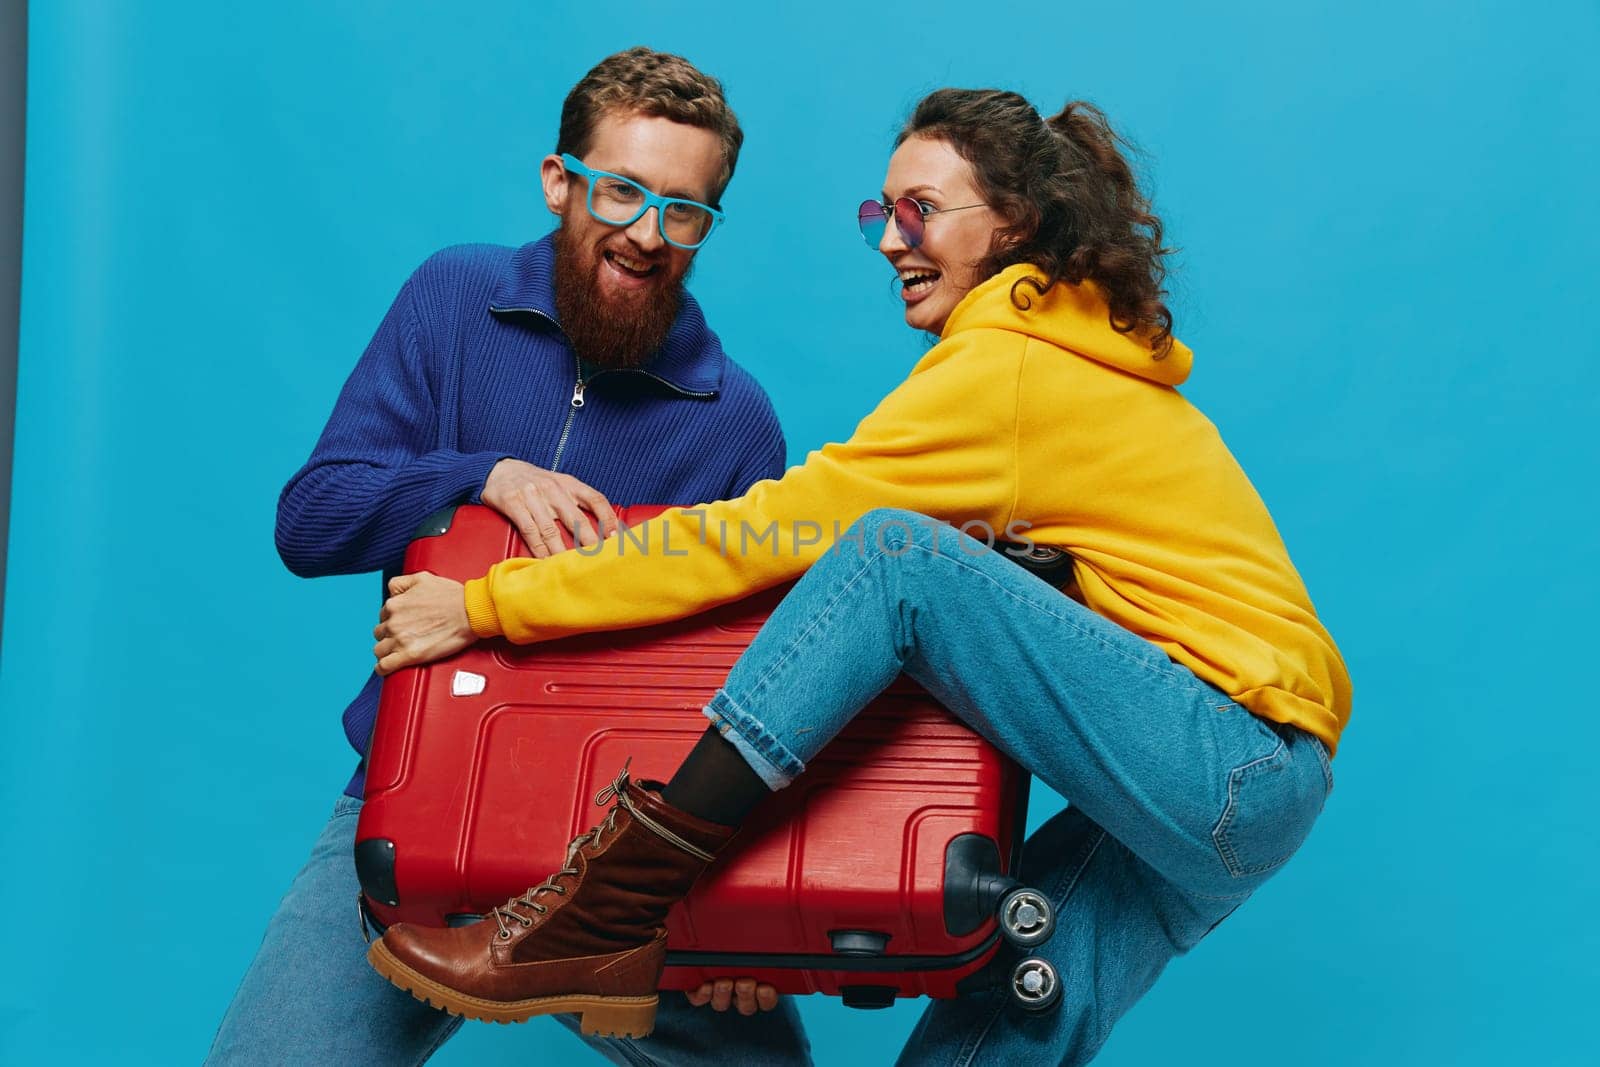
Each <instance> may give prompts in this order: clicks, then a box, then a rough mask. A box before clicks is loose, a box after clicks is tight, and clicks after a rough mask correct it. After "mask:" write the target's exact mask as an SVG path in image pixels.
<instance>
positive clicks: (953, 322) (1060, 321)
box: [940, 263, 1194, 385]
mask: <svg viewBox="0 0 1600 1067" xmlns="http://www.w3.org/2000/svg"><path fill="white" fill-rule="evenodd" d="M1029 276H1032V277H1035V278H1038V279H1039V280H1040V281H1041V282H1042V281H1043V273H1042V272H1041V271H1040V270H1039V268H1038V267H1035V266H1032V265H1031V264H1027V263H1019V264H1017V265H1015V266H1011V267H1007V268H1006V269H1005V270H1003V271H1001V272H1000V273H999V274H996V275H995V276H994V277H993V278H990V279H988V280H987V281H985V282H983V284H981V285H979V286H977V287H975V288H974V289H973V290H972V291H971V292H970V293H968V294H967V295H966V296H964V297H962V298H961V302H960V303H959V304H957V305H956V306H955V310H953V311H951V312H950V318H949V319H947V320H946V321H945V325H944V333H943V334H941V335H940V339H941V340H944V339H947V338H949V337H951V336H952V335H954V334H956V333H958V332H959V331H962V330H1009V331H1010V332H1012V333H1020V334H1026V335H1027V336H1029V337H1036V338H1038V339H1039V340H1041V341H1044V342H1045V343H1046V344H1051V345H1055V346H1056V347H1058V348H1065V349H1066V350H1068V351H1069V352H1074V353H1076V354H1078V355H1080V356H1082V357H1084V358H1085V359H1092V360H1094V361H1095V362H1096V363H1104V364H1105V365H1106V366H1108V367H1114V368H1115V369H1117V370H1119V371H1123V372H1125V373H1127V374H1133V375H1137V376H1138V377H1140V378H1144V379H1146V380H1148V381H1152V382H1155V383H1157V384H1159V385H1182V384H1183V382H1184V381H1185V379H1187V378H1188V377H1189V368H1190V366H1191V365H1192V364H1193V362H1194V353H1193V352H1191V351H1190V350H1189V347H1188V346H1187V345H1185V344H1183V343H1182V342H1180V341H1178V340H1177V339H1176V338H1174V339H1173V341H1172V347H1171V349H1170V350H1168V352H1167V353H1166V354H1165V355H1163V356H1159V357H1158V356H1156V354H1155V353H1154V352H1153V351H1151V348H1150V345H1149V344H1148V343H1147V342H1146V341H1145V340H1144V339H1143V337H1142V336H1141V335H1139V334H1129V333H1118V332H1117V331H1116V330H1114V329H1112V328H1111V308H1110V306H1109V305H1108V304H1107V303H1106V300H1105V297H1104V295H1102V291H1101V289H1100V287H1099V286H1098V285H1096V284H1095V283H1093V282H1083V283H1082V284H1080V285H1072V284H1071V283H1069V282H1057V283H1056V284H1055V285H1054V286H1052V287H1051V288H1050V291H1049V292H1047V293H1045V294H1044V295H1043V296H1040V295H1038V293H1036V292H1035V290H1034V289H1033V287H1032V286H1028V285H1024V286H1022V287H1021V289H1019V290H1018V291H1017V296H1018V298H1019V299H1022V300H1023V301H1024V302H1026V303H1027V304H1028V305H1029V306H1028V307H1026V308H1019V307H1017V306H1016V305H1015V304H1013V303H1012V302H1011V287H1012V286H1013V285H1015V284H1016V283H1017V282H1018V281H1020V280H1021V279H1023V278H1027V277H1029Z"/></svg>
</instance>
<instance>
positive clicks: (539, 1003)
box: [367, 766, 735, 1037]
mask: <svg viewBox="0 0 1600 1067" xmlns="http://www.w3.org/2000/svg"><path fill="white" fill-rule="evenodd" d="M660 788H661V783H659V782H631V781H629V780H628V769H627V767H626V766H624V767H623V769H622V773H621V774H619V775H617V780H616V781H615V782H613V783H612V784H611V785H610V786H608V787H607V788H606V789H603V790H601V792H600V794H599V795H598V796H596V797H595V798H594V802H595V803H596V804H601V805H604V804H606V803H607V802H608V801H611V800H613V799H614V800H615V803H614V804H613V805H612V808H611V811H610V812H609V813H608V814H607V815H606V817H605V818H604V819H603V820H601V822H600V824H599V825H598V826H596V827H595V828H594V829H593V830H590V831H589V832H588V833H586V834H583V835H582V836H580V837H579V838H578V839H577V840H575V841H573V842H572V844H571V845H570V846H569V847H568V848H567V859H566V863H565V864H564V865H563V867H562V869H561V870H559V871H557V872H556V873H555V874H552V875H551V876H550V877H549V878H546V879H545V880H544V881H543V882H541V883H540V884H539V885H536V886H534V887H533V888H531V889H529V890H528V891H527V892H526V893H523V894H522V895H521V896H520V897H515V898H513V899H511V900H509V901H507V902H506V903H505V904H503V905H501V906H500V907H498V908H495V909H494V910H493V911H491V912H489V914H488V915H486V916H484V919H483V921H482V922H479V923H475V924H473V925H471V926H460V927H450V928H444V929H437V928H434V927H427V926H414V925H411V924H409V923H396V924H395V925H394V926H391V927H390V928H389V930H388V932H386V933H385V934H384V935H383V938H382V939H381V940H379V941H375V942H373V944H372V947H371V948H370V949H369V950H368V951H367V960H368V962H370V963H371V964H372V966H373V967H374V968H375V969H376V970H377V972H378V973H379V974H381V975H383V976H384V977H385V978H387V979H388V980H389V981H391V982H393V983H394V984H395V985H397V986H399V987H400V988H401V989H405V990H407V991H409V992H410V993H411V995H412V996H414V997H416V998H417V999H418V1000H423V1001H427V1002H428V1003H431V1004H433V1005H435V1006H436V1007H440V1008H443V1009H444V1010H445V1011H448V1012H450V1013H451V1014H454V1015H464V1016H466V1017H467V1018H469V1019H482V1020H485V1021H492V1022H501V1023H505V1022H522V1021H524V1020H526V1019H530V1018H532V1017H533V1016H535V1015H549V1014H553V1013H556V1012H578V1013H580V1014H581V1015H582V1020H581V1026H582V1029H583V1032H584V1033H586V1034H605V1035H614V1036H621V1037H643V1036H645V1035H646V1034H648V1033H649V1032H650V1031H651V1029H652V1028H653V1027H654V1026H655V1018H656V1000H657V997H656V985H657V983H658V982H659V981H660V980H661V969H662V967H663V966H664V965H665V963H666V954H667V932H666V930H665V929H664V928H663V926H662V923H663V922H664V920H665V919H666V916H667V911H668V909H669V908H671V907H672V905H673V904H675V903H677V902H678V901H679V900H680V899H682V898H683V896H684V894H686V893H688V892H689V887H690V886H692V885H693V884H694V881H695V879H696V878H698V877H699V876H700V872H701V871H703V870H705V868H706V866H707V865H708V864H709V863H710V862H711V861H712V860H713V859H714V858H715V857H716V854H717V852H718V851H720V850H721V849H722V847H723V846H724V845H726V844H727V843H728V841H729V839H730V838H732V837H733V834H734V829H735V828H733V827H728V826H719V825H717V824H716V823H709V822H706V821H704V820H703V819H698V818H695V817H694V816H693V815H690V814H688V813H687V812H683V811H679V810H678V809H677V808H674V807H671V806H670V805H668V804H667V803H666V802H665V801H664V800H662V799H661V796H660V792H659V791H660Z"/></svg>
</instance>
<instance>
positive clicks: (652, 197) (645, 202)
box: [561, 152, 724, 249]
mask: <svg viewBox="0 0 1600 1067" xmlns="http://www.w3.org/2000/svg"><path fill="white" fill-rule="evenodd" d="M561 165H562V166H564V167H566V168H567V170H569V171H571V172H572V173H573V174H577V175H581V176H582V177H583V178H585V179H587V180H588V183H589V200H588V208H589V214H590V215H593V216H594V217H595V218H596V219H597V220H598V221H600V222H603V223H605V224H606V225H607V226H632V225H633V224H634V223H635V222H637V221H638V219H639V216H641V215H643V214H644V213H645V212H646V211H649V210H650V209H651V208H655V209H656V229H657V230H659V231H660V233H661V239H662V240H663V241H665V242H667V244H669V245H672V246H674V247H676V248H687V249H695V248H699V247H700V246H701V245H703V244H705V243H706V241H708V240H710V238H711V231H713V230H715V229H716V228H717V224H718V223H719V222H721V221H722V220H723V217H724V216H723V214H722V212H720V211H718V210H717V209H716V208H714V207H712V206H711V205H710V204H702V203H700V202H699V201H698V200H684V199H683V198H681V197H676V196H659V195H657V194H655V193H652V192H651V191H650V190H649V189H646V188H645V187H644V186H642V185H640V184H639V183H638V182H636V181H633V180H632V179H629V178H624V177H623V176H622V175H620V174H612V173H611V172H610V171H605V170H591V169H590V168H589V167H586V166H584V165H583V161H582V160H580V159H578V157H577V156H574V155H572V154H571V153H567V152H563V153H562V154H561Z"/></svg>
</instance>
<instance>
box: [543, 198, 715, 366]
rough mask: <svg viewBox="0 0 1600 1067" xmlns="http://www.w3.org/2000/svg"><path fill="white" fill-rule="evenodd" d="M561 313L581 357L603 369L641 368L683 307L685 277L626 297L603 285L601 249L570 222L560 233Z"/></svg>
mask: <svg viewBox="0 0 1600 1067" xmlns="http://www.w3.org/2000/svg"><path fill="white" fill-rule="evenodd" d="M555 252H556V264H555V267H556V273H555V289H556V316H557V317H558V318H559V320H560V322H561V329H562V331H563V332H564V333H566V335H567V340H568V341H570V342H572V347H573V349H574V350H576V351H577V353H578V358H580V359H582V360H584V361H585V362H588V363H594V364H598V365H599V366H602V367H609V368H617V369H625V368H632V367H639V366H642V365H644V364H645V363H647V362H649V360H650V357H651V356H653V355H655V354H656V351H657V350H658V349H660V348H661V345H662V342H664V341H665V340H666V339H667V334H668V333H670V332H671V331H672V324H673V323H674V322H675V321H677V318H678V309H679V308H680V307H682V305H683V278H682V277H678V278H669V277H668V275H667V272H668V271H669V270H670V267H669V265H668V264H663V265H662V267H661V273H659V274H657V275H656V277H655V279H653V280H654V281H655V282H656V284H654V285H651V286H649V287H648V288H645V289H642V290H640V291H638V292H636V293H630V294H627V295H626V296H623V297H610V296H608V295H607V294H605V293H604V292H602V291H601V290H600V289H599V286H598V275H599V269H600V257H601V252H600V250H599V249H598V248H580V247H578V246H577V244H576V242H574V241H573V239H572V236H571V234H570V233H569V232H568V230H567V228H566V227H565V226H563V227H560V228H558V229H557V230H556V232H555Z"/></svg>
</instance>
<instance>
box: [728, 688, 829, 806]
mask: <svg viewBox="0 0 1600 1067" xmlns="http://www.w3.org/2000/svg"><path fill="white" fill-rule="evenodd" d="M705 715H706V718H708V719H710V720H711V724H712V725H713V726H715V727H716V728H717V731H718V732H719V733H721V734H722V736H723V737H725V738H727V739H728V743H729V744H731V745H732V746H733V747H734V748H736V749H738V750H739V755H741V756H743V757H744V760H745V762H746V763H748V764H750V769H751V770H753V771H755V772H756V774H758V775H760V776H761V780H762V781H763V782H766V783H767V788H768V789H771V790H773V791H774V792H776V791H777V790H779V789H782V788H783V787H784V786H786V785H788V784H789V783H790V782H792V781H794V780H795V778H797V777H798V776H799V775H800V772H802V771H804V770H805V769H806V765H805V764H804V763H801V762H800V758H799V757H798V756H796V755H795V754H794V753H793V752H790V751H789V750H788V748H786V747H785V746H784V744H783V742H782V741H779V740H778V739H777V737H775V736H774V735H773V734H771V733H769V732H768V731H767V728H766V727H765V726H762V725H761V723H759V722H758V721H756V720H755V719H754V718H753V717H751V716H750V715H749V714H747V713H746V712H745V711H744V709H743V708H741V707H739V705H737V704H735V703H734V702H733V698H732V697H730V696H728V694H727V692H726V691H725V690H722V689H718V690H717V695H716V696H714V697H712V698H711V703H709V704H707V705H706V707H705Z"/></svg>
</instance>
